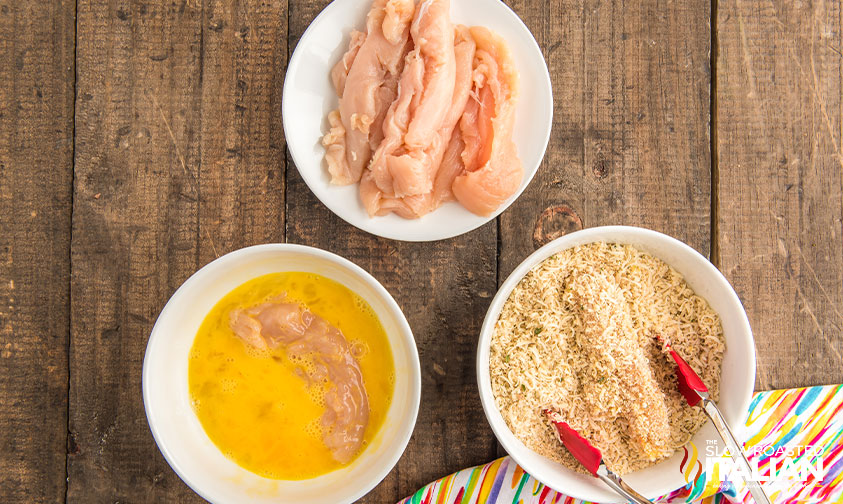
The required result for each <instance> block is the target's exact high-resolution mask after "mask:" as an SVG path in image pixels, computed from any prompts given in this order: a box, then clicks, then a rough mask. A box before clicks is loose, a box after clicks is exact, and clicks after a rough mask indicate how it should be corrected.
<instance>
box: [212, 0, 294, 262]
mask: <svg viewBox="0 0 843 504" xmlns="http://www.w3.org/2000/svg"><path fill="white" fill-rule="evenodd" d="M205 9H206V17H207V23H208V24H207V25H206V29H205V32H204V39H203V40H204V44H203V46H204V50H203V74H202V119H201V120H202V149H201V163H200V170H201V176H200V186H201V192H200V194H201V200H200V205H199V209H200V211H199V225H200V228H201V233H200V237H199V250H200V252H199V264H200V265H203V264H205V263H207V262H209V261H211V260H212V259H214V258H216V257H218V256H220V255H222V254H224V253H226V252H229V251H231V250H233V249H236V248H241V247H245V246H247V245H254V244H258V243H267V242H282V241H284V170H285V166H286V165H285V162H286V160H285V157H284V145H285V143H284V131H283V128H282V126H281V88H282V87H283V84H284V69H285V68H286V66H287V0H273V1H270V2H266V1H260V0H248V1H243V2H239V3H234V4H232V2H228V1H221V0H209V1H208V3H207V6H206V8H205Z"/></svg>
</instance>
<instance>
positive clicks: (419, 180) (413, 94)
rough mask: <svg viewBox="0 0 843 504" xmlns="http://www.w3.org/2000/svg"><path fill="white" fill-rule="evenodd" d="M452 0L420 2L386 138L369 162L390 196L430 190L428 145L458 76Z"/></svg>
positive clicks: (438, 124)
mask: <svg viewBox="0 0 843 504" xmlns="http://www.w3.org/2000/svg"><path fill="white" fill-rule="evenodd" d="M449 8H450V1H449V0H424V1H423V2H421V3H420V4H419V5H418V7H417V8H416V14H415V17H414V18H413V24H412V28H411V29H410V34H411V37H412V42H413V45H414V46H413V50H412V51H410V53H409V54H408V55H407V57H406V60H405V64H404V71H403V73H402V75H401V80H400V82H399V85H398V97H397V99H396V100H395V102H394V103H393V104H392V105H391V106H390V110H389V112H387V115H386V118H385V120H384V123H383V127H384V141H383V142H382V144H381V146H380V147H379V148H378V149H377V151H375V154H374V156H373V158H372V163H371V165H370V166H369V168H370V169H371V170H372V172H373V175H374V180H375V182H376V183H377V185H378V188H380V190H381V191H383V193H384V194H387V195H390V197H393V196H394V197H402V196H408V195H417V194H424V193H426V192H430V190H431V188H432V186H433V171H434V166H433V162H432V160H431V158H430V153H429V152H427V149H429V148H430V146H431V145H432V144H433V143H434V142H435V141H436V140H437V139H438V134H437V133H438V131H439V128H440V127H441V126H442V122H443V120H444V118H445V115H446V114H447V112H448V110H449V107H450V105H451V100H452V98H453V94H454V82H455V78H456V60H455V54H454V29H453V25H452V24H451V21H450V18H449V15H448V10H449Z"/></svg>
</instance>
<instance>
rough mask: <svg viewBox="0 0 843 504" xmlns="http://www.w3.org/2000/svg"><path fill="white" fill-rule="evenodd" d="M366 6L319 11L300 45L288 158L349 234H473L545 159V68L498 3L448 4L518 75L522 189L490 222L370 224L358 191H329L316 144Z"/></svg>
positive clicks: (434, 217) (415, 237)
mask: <svg viewBox="0 0 843 504" xmlns="http://www.w3.org/2000/svg"><path fill="white" fill-rule="evenodd" d="M370 7H371V1H370V0H335V1H334V2H332V3H331V4H330V5H328V6H327V7H325V10H323V11H322V12H321V13H320V14H319V15H318V16H317V17H316V19H314V20H313V23H311V24H310V26H309V27H308V28H307V30H306V31H305V32H304V35H302V37H301V40H299V43H298V45H297V46H296V49H295V51H294V52H293V56H292V58H290V64H289V65H287V75H286V77H285V80H284V92H283V97H282V99H281V113H282V119H283V123H284V134H285V136H286V140H287V146H288V147H289V149H290V155H291V156H292V157H293V161H294V162H295V163H296V167H297V168H298V170H299V173H300V174H301V176H302V178H303V179H304V181H305V182H306V183H307V185H308V187H310V190H311V191H313V194H315V195H316V197H317V198H319V200H320V201H322V203H323V204H324V205H325V206H326V207H328V208H329V209H330V210H331V211H332V212H334V213H335V214H337V216H339V217H340V218H341V219H343V220H345V221H346V222H348V223H349V224H351V225H352V226H355V227H358V228H360V229H362V230H364V231H368V232H369V233H372V234H374V235H378V236H383V237H385V238H392V239H395V240H406V241H430V240H441V239H445V238H450V237H452V236H456V235H460V234H463V233H466V232H468V231H471V230H472V229H475V228H477V227H479V226H482V225H483V224H485V223H487V222H489V221H490V220H492V219H494V218H495V217H496V216H497V215H499V214H500V213H501V212H503V211H504V210H505V209H506V208H507V207H508V206H509V205H510V204H511V203H512V202H513V201H515V199H516V198H517V197H518V196H519V195H520V194H521V192H522V191H523V190H524V189H525V188H526V187H527V184H529V183H530V180H532V178H533V176H534V175H535V173H536V170H537V169H538V167H539V164H540V163H541V160H542V158H543V157H544V151H545V149H546V148H547V141H548V139H549V138H550V127H551V120H552V118H553V96H552V92H551V87H550V75H549V74H548V71H547V64H546V63H545V61H544V57H543V56H542V52H541V49H540V48H539V46H538V44H537V43H536V40H535V39H534V38H533V35H532V34H531V33H530V30H529V29H528V28H527V27H526V26H525V25H524V23H523V22H522V21H521V19H520V18H519V17H518V15H516V14H515V13H514V12H512V10H511V9H510V8H509V7H507V6H506V4H504V3H503V2H501V1H500V0H452V2H451V19H452V20H453V22H454V23H462V24H467V25H482V26H487V27H489V28H490V29H492V30H493V31H495V32H497V33H498V34H500V35H501V36H503V37H504V38H505V39H506V40H507V42H508V43H509V47H510V49H511V50H512V55H513V58H514V60H515V66H516V68H517V70H518V73H519V74H520V78H521V81H520V89H521V91H520V96H519V98H518V104H517V108H516V117H515V129H514V134H513V139H514V140H515V144H516V146H517V148H518V155H519V157H520V158H521V161H522V163H523V164H524V179H523V181H522V182H521V187H520V188H519V189H518V191H516V192H515V194H513V195H512V197H510V198H509V200H507V201H506V202H504V204H503V205H501V207H500V208H499V209H498V210H497V211H496V212H495V213H494V214H493V215H491V216H489V217H480V216H478V215H475V214H473V213H471V212H469V211H468V210H466V209H465V208H463V207H462V206H461V205H459V204H457V203H447V204H445V205H443V206H442V207H440V208H439V209H438V210H436V211H435V212H432V213H430V214H428V215H425V216H424V217H422V218H420V219H414V220H407V219H403V218H401V217H398V216H396V215H394V214H392V215H387V216H383V217H369V215H368V214H367V213H366V210H365V208H363V204H362V203H361V202H360V198H359V196H358V192H357V184H353V185H350V186H336V185H332V184H331V181H330V177H329V175H328V169H327V166H326V164H325V161H324V159H323V158H324V156H325V149H324V147H322V144H321V140H322V136H323V135H324V134H325V132H327V130H328V123H327V119H326V117H327V115H328V112H330V111H331V110H334V109H336V108H337V106H338V103H339V102H338V99H337V96H336V92H335V91H334V87H333V85H332V84H331V80H330V78H329V73H330V70H331V67H333V65H334V64H335V63H336V62H337V61H339V59H340V57H341V56H342V54H343V53H344V52H345V51H346V49H347V48H348V40H349V32H350V31H351V30H352V29H353V28H357V29H359V30H365V19H366V13H367V12H368V11H369V8H370Z"/></svg>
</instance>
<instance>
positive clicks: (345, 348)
mask: <svg viewBox="0 0 843 504" xmlns="http://www.w3.org/2000/svg"><path fill="white" fill-rule="evenodd" d="M230 326H231V329H232V330H233V331H234V334H236V335H237V336H238V337H239V338H240V339H242V340H243V341H244V342H245V343H246V344H248V345H251V346H254V347H256V348H259V349H266V348H270V349H273V348H278V347H281V346H283V347H284V348H285V349H286V351H287V355H288V356H289V357H290V358H293V359H295V358H307V357H310V358H311V359H312V360H313V363H314V367H313V369H312V370H310V371H309V372H308V371H304V370H302V371H301V375H302V377H303V378H304V379H306V380H307V381H308V382H311V383H315V382H319V381H321V380H322V379H326V378H327V380H328V381H329V383H330V386H329V388H328V390H327V391H326V392H325V412H324V413H323V414H322V419H321V421H322V427H323V429H324V434H323V437H322V440H323V442H324V443H325V446H327V447H328V449H329V450H330V451H331V454H332V455H333V457H334V459H336V460H337V462H340V463H342V464H345V463H348V462H349V461H350V460H351V459H352V458H354V455H355V454H356V453H357V452H358V451H359V450H360V447H361V446H362V444H363V435H364V434H365V431H366V425H368V423H369V398H368V395H367V393H366V388H365V386H364V384H363V374H362V373H361V372H360V366H359V365H358V364H357V360H356V359H355V358H354V356H353V355H352V352H351V348H350V347H349V344H348V341H346V339H345V336H343V334H342V332H340V331H339V329H337V328H335V327H334V326H332V325H330V324H329V323H328V322H326V321H325V320H324V319H323V318H321V317H319V316H318V315H314V314H313V313H311V312H310V311H309V310H307V309H306V308H303V307H302V306H300V305H299V304H297V303H293V302H289V301H287V300H286V299H285V298H284V297H283V296H280V297H278V298H275V299H271V300H269V301H267V302H266V303H263V304H260V305H257V306H253V307H250V308H246V309H239V308H238V309H235V310H233V311H232V312H231V315H230Z"/></svg>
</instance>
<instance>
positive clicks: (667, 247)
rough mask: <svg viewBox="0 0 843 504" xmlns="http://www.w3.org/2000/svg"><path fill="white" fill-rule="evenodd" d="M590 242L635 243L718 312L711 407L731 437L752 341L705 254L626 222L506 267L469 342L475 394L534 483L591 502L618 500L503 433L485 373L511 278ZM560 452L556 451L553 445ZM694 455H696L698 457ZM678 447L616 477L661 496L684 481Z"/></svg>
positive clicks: (749, 373)
mask: <svg viewBox="0 0 843 504" xmlns="http://www.w3.org/2000/svg"><path fill="white" fill-rule="evenodd" d="M596 241H602V242H609V243H623V244H628V245H632V246H634V247H637V248H638V249H640V250H643V251H644V252H648V253H650V254H652V255H654V256H656V257H658V258H659V259H661V260H663V261H664V262H666V263H667V264H669V265H670V266H672V267H673V268H674V269H675V270H676V271H678V272H679V273H681V274H682V275H683V276H684V277H685V280H686V281H687V282H688V285H689V286H690V287H691V288H692V289H693V290H694V291H695V292H696V293H697V294H699V295H700V296H702V297H703V298H705V300H706V301H708V303H709V305H711V307H712V308H713V309H714V311H716V312H717V313H718V315H720V320H721V322H722V324H723V334H724V336H725V338H726V353H725V354H724V357H723V367H722V374H721V381H720V383H721V389H720V400H719V401H718V402H717V406H718V407H719V408H720V411H722V412H723V415H724V416H725V417H726V420H727V421H728V422H729V424H730V426H731V427H732V428H733V431H734V432H735V435H736V436H738V437H740V436H741V434H742V432H743V429H742V427H743V425H744V421H745V415H746V413H747V411H748V409H749V403H750V400H751V398H752V391H753V389H754V386H755V345H754V342H753V339H752V331H751V330H750V327H749V321H748V320H747V318H746V313H745V312H744V309H743V305H741V302H740V299H738V296H737V294H735V291H734V290H733V289H732V286H731V285H729V282H728V281H727V280H726V278H725V277H724V276H723V274H721V273H720V271H719V270H718V269H717V268H715V267H714V266H713V265H712V264H711V263H710V262H709V261H708V259H706V258H705V257H703V256H702V255H701V254H700V253H699V252H697V251H696V250H694V249H693V248H691V247H689V246H688V245H686V244H684V243H682V242H680V241H679V240H676V239H675V238H671V237H669V236H667V235H664V234H662V233H659V232H656V231H651V230H649V229H643V228H637V227H628V226H605V227H596V228H590V229H586V230H583V231H577V232H576V233H571V234H569V235H565V236H562V237H561V238H558V239H556V240H553V241H552V242H550V243H548V244H547V245H545V246H544V247H542V248H540V249H538V250H537V251H535V252H534V253H533V254H532V255H530V257H528V258H527V259H525V260H524V262H522V263H521V264H520V265H519V266H518V267H517V268H516V269H515V271H513V272H512V274H511V275H510V276H509V278H507V279H506V281H505V282H504V283H503V285H502V286H501V288H500V289H499V290H498V293H497V295H496V296H495V298H494V299H493V300H492V304H491V306H490V307H489V311H488V312H487V313H486V319H485V320H484V321H483V327H482V328H481V332H480V341H479V343H478V347H477V382H478V386H479V388H480V399H481V401H482V403H483V410H484V411H485V413H486V418H488V420H489V423H490V424H491V426H492V430H493V431H494V432H495V435H496V436H497V438H498V440H499V441H500V443H501V444H502V445H503V447H504V449H506V451H507V452H508V453H509V454H510V455H511V456H512V458H513V459H515V461H516V462H518V464H519V465H520V466H521V467H523V468H524V470H525V471H527V472H528V473H530V474H531V475H533V476H534V477H535V478H536V479H538V480H539V481H541V482H542V483H544V484H546V485H548V486H550V487H551V488H553V489H555V490H558V491H559V492H562V493H564V494H566V495H570V496H571V497H575V498H578V499H583V500H588V501H592V502H625V500H624V499H623V498H621V497H620V496H619V495H618V494H616V493H614V492H613V491H612V490H610V489H609V487H607V486H606V485H604V484H603V483H602V482H600V481H599V480H597V479H596V478H593V477H591V476H590V475H583V474H579V473H576V472H574V471H571V470H570V469H567V468H565V467H563V466H562V465H561V464H558V463H556V462H553V461H551V460H549V459H547V458H545V457H542V456H540V455H538V454H537V453H535V452H533V451H532V450H530V449H529V448H527V447H526V446H525V445H524V444H523V443H522V442H521V441H519V440H518V439H517V438H516V437H515V435H514V434H513V433H512V432H511V431H510V430H509V427H507V425H506V422H505V421H504V419H503V417H502V416H501V414H500V411H499V410H498V408H497V406H496V405H495V399H494V395H493V394H492V385H491V380H490V378H489V346H490V343H491V339H492V333H493V331H494V327H495V323H496V322H497V320H498V317H499V315H500V312H501V309H502V308H503V305H504V303H505V302H506V300H507V298H508V297H509V295H510V293H511V292H512V290H513V289H514V288H515V286H516V285H517V284H518V282H519V281H520V280H521V279H522V278H523V277H524V275H526V274H527V272H529V271H530V269H532V268H533V266H535V265H537V264H538V263H540V262H542V261H543V260H545V259H547V258H548V257H550V256H552V255H553V254H555V253H557V252H559V251H561V250H565V249H568V248H571V247H575V246H577V245H582V244H585V243H592V242H596ZM719 439H720V438H719V437H718V435H717V432H716V431H715V430H714V427H713V426H712V425H711V424H710V423H708V424H706V425H705V426H704V427H703V428H702V429H701V430H700V431H699V432H698V433H697V434H696V435H695V436H694V438H693V439H692V441H693V442H694V444H695V445H696V446H697V448H698V449H699V450H701V453H702V452H703V451H704V450H705V447H706V446H708V441H712V442H716V443H717V444H718V445H719V448H718V449H719V450H722V449H723V444H722V442H721V441H719ZM560 449H561V448H560ZM701 457H702V455H701ZM681 460H682V451H681V450H680V451H679V453H677V454H674V456H673V457H671V458H669V459H667V460H664V461H662V462H660V463H659V464H656V465H654V466H652V467H648V468H647V469H643V470H640V471H635V472H633V473H630V474H629V475H626V476H624V481H626V482H627V483H629V484H630V486H632V488H634V489H635V490H637V491H638V492H639V493H641V494H643V495H645V496H646V497H648V498H650V499H654V498H656V497H658V496H660V495H664V494H666V493H669V492H671V491H673V490H675V489H677V488H680V487H682V486H684V485H685V484H686V482H685V479H684V477H683V476H682V473H681V471H680V470H679V464H680V462H681Z"/></svg>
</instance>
